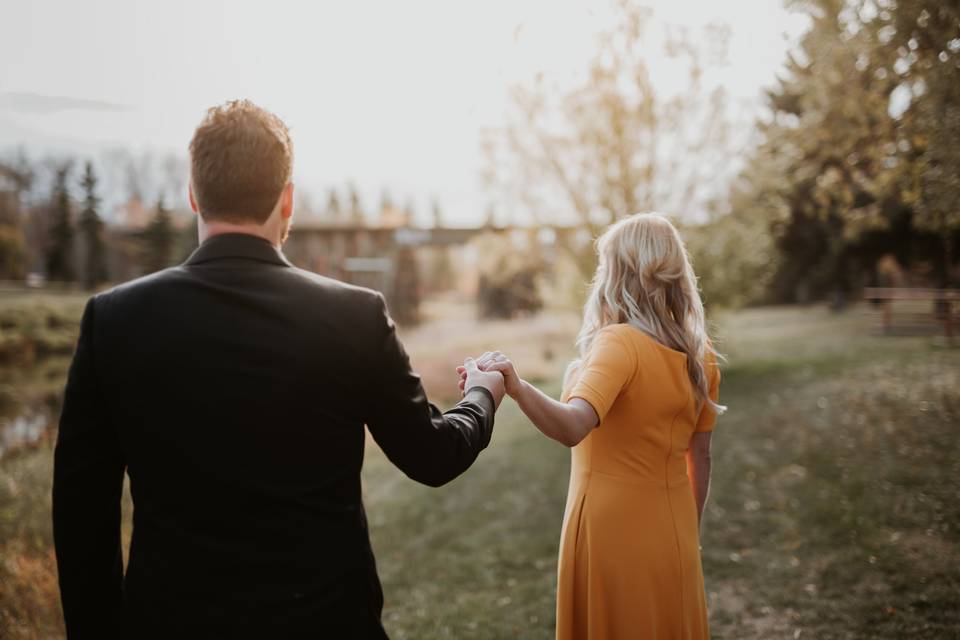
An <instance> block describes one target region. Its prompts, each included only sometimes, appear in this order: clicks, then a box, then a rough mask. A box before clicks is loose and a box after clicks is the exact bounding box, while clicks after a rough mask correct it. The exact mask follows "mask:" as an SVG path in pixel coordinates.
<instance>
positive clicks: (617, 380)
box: [564, 324, 719, 487]
mask: <svg viewBox="0 0 960 640" xmlns="http://www.w3.org/2000/svg"><path fill="white" fill-rule="evenodd" d="M706 364H707V372H708V375H709V376H710V382H711V385H710V386H711V395H712V396H714V397H715V396H716V389H717V385H718V384H719V372H718V369H717V367H716V366H715V364H714V362H713V361H712V358H711V361H709V362H708V363H706ZM567 386H568V388H567V389H565V392H564V399H565V400H566V399H569V398H572V397H580V398H583V399H584V400H586V401H587V402H589V403H590V405H591V406H593V407H594V409H596V411H597V413H598V415H599V416H600V418H601V422H600V425H599V427H598V428H596V429H594V430H593V431H592V432H591V433H590V435H588V436H587V437H586V438H585V439H584V440H583V442H581V443H580V445H578V446H577V447H576V448H574V453H573V459H574V464H575V465H577V466H579V467H581V468H583V469H590V470H592V471H595V472H599V473H604V474H607V475H611V476H617V477H621V478H624V479H625V480H631V481H633V482H641V483H644V484H650V485H653V486H661V487H667V486H675V485H678V484H682V483H686V482H688V479H687V468H686V451H687V448H688V445H689V443H690V438H691V436H692V435H693V433H694V431H696V430H700V431H707V430H710V429H712V426H713V421H714V419H715V417H716V414H715V412H714V411H713V410H712V408H711V407H710V406H709V405H707V404H704V405H703V406H702V407H698V406H697V404H698V403H697V401H696V396H695V395H694V393H693V389H692V387H691V384H690V378H689V376H688V375H687V356H686V354H684V353H681V352H680V351H675V350H673V349H670V348H668V347H666V346H664V345H662V344H660V343H659V342H657V341H656V340H655V339H653V338H652V337H651V336H649V335H647V334H646V333H644V332H643V331H641V330H639V329H636V328H635V327H632V326H630V325H627V324H614V325H609V326H607V327H605V328H603V329H602V330H601V331H600V332H598V334H597V336H596V338H595V340H594V344H593V347H592V348H591V352H590V354H588V357H587V358H586V360H585V361H584V362H583V363H582V364H581V366H580V369H579V370H577V371H574V372H572V374H571V376H570V380H569V381H568V385H567Z"/></svg>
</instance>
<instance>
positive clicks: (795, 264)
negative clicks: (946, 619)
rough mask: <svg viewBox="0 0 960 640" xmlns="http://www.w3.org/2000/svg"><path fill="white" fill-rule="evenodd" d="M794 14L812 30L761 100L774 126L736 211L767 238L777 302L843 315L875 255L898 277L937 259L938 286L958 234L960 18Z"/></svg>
mask: <svg viewBox="0 0 960 640" xmlns="http://www.w3.org/2000/svg"><path fill="white" fill-rule="evenodd" d="M792 4H793V5H794V6H795V7H798V8H801V9H803V10H805V11H807V12H809V14H810V16H811V28H810V30H809V31H808V32H807V33H806V34H805V36H804V37H803V38H802V40H801V42H800V46H799V49H798V51H797V52H795V53H794V54H793V55H791V56H790V57H789V59H788V60H787V63H786V65H785V68H784V70H783V72H782V73H781V74H780V76H779V80H778V83H777V85H776V86H775V87H774V88H773V89H772V90H771V91H770V92H769V94H768V97H769V106H770V108H771V111H772V114H773V115H772V117H771V118H770V119H769V120H767V121H765V122H762V123H761V125H760V133H761V135H762V142H761V144H760V145H759V146H758V147H757V149H756V151H755V152H754V154H753V157H752V158H751V159H750V160H749V161H748V163H747V168H746V170H745V172H744V175H743V176H741V179H740V180H739V181H738V183H737V185H736V186H735V192H734V197H733V198H732V199H731V203H732V202H733V200H734V199H735V200H736V201H737V203H738V205H741V206H740V207H739V211H738V215H741V216H743V215H755V216H758V217H760V218H761V219H765V220H767V221H768V223H769V224H770V225H771V227H772V231H773V235H774V238H775V243H776V248H777V250H778V252H779V254H780V259H779V261H778V268H777V269H776V272H775V275H774V278H773V282H772V292H773V294H774V298H775V299H777V300H784V301H791V300H803V299H807V298H818V297H823V296H825V295H828V294H832V295H833V296H834V298H835V300H837V301H838V302H840V303H842V302H843V301H844V300H845V299H846V298H847V296H848V293H849V292H850V291H852V290H853V289H855V288H856V287H857V286H859V285H860V284H863V283H862V282H861V281H860V279H861V274H863V273H864V272H867V273H868V274H869V273H870V272H872V271H873V270H874V267H875V265H876V263H877V261H878V260H879V258H880V257H881V256H882V255H884V254H893V255H895V256H896V258H897V260H898V261H899V262H900V263H901V264H902V265H904V266H911V265H912V264H916V263H919V262H925V263H927V264H931V258H933V260H932V266H934V267H935V268H937V267H938V264H939V268H937V269H936V270H937V271H939V272H940V273H941V274H943V275H944V276H945V274H947V273H948V272H949V268H948V265H949V264H952V263H953V262H955V260H956V257H955V256H953V255H952V254H951V251H950V247H951V246H952V243H953V242H955V241H956V240H955V239H956V238H957V237H958V234H960V214H958V213H957V205H956V202H958V199H960V178H958V177H957V175H958V174H957V167H958V165H957V152H956V149H957V145H956V143H955V140H956V131H957V128H956V124H955V123H956V122H957V120H956V118H957V117H958V116H960V114H958V112H957V92H958V89H957V88H958V87H960V81H958V76H957V68H958V67H957V64H958V56H957V53H958V51H953V50H952V49H951V46H953V49H958V50H960V46H954V45H951V43H954V42H957V40H956V38H957V36H960V32H958V29H960V22H958V11H957V9H956V8H953V9H951V8H949V7H947V6H946V5H947V4H948V3H940V2H935V1H934V0H904V1H902V2H897V3H892V2H876V3H862V2H845V1H843V0H804V1H800V0H797V1H795V2H793V3H792ZM908 14H909V15H908ZM935 16H939V17H938V18H936V19H934V18H935ZM951 38H953V39H951ZM921 43H926V44H921ZM925 48H926V49H927V50H926V52H924V49H925ZM951 107H952V109H951ZM951 113H952V114H954V115H953V119H951ZM944 169H945V170H944ZM771 214H772V215H771ZM937 247H940V249H939V250H938V249H937ZM876 279H877V276H868V282H867V283H870V282H871V281H875V280H876ZM941 281H942V284H946V282H945V278H944V277H942V278H941Z"/></svg>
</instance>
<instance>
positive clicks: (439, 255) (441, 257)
mask: <svg viewBox="0 0 960 640" xmlns="http://www.w3.org/2000/svg"><path fill="white" fill-rule="evenodd" d="M430 212H431V214H432V215H433V228H434V229H442V228H443V218H444V216H443V210H442V209H441V208H440V203H439V202H437V201H436V200H434V201H433V203H432V204H431V207H430ZM432 253H433V260H431V264H430V275H429V278H430V281H429V284H428V286H429V288H430V289H431V290H433V291H446V290H448V289H450V288H451V287H453V284H454V278H453V274H454V271H453V261H452V260H451V259H450V249H449V248H447V247H446V246H444V245H439V246H436V247H433V249H432Z"/></svg>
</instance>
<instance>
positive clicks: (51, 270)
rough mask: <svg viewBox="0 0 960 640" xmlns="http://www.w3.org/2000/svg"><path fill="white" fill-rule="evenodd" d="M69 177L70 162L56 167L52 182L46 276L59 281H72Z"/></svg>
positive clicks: (71, 224)
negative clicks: (51, 222)
mask: <svg viewBox="0 0 960 640" xmlns="http://www.w3.org/2000/svg"><path fill="white" fill-rule="evenodd" d="M69 177H70V163H65V164H63V165H61V166H60V167H58V168H57V169H56V172H55V174H54V182H53V198H52V201H51V213H52V214H53V225H52V227H51V228H50V244H49V245H48V249H47V255H46V262H47V265H46V266H47V278H48V279H50V280H54V281H60V282H72V281H73V278H74V273H73V221H72V219H71V214H70V192H69V190H68V189H67V181H68V179H69Z"/></svg>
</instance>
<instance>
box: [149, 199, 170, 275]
mask: <svg viewBox="0 0 960 640" xmlns="http://www.w3.org/2000/svg"><path fill="white" fill-rule="evenodd" d="M142 238H143V245H144V256H143V257H144V260H143V266H144V268H145V269H146V271H147V273H153V272H154V271H160V270H161V269H166V268H167V267H169V266H170V261H171V259H172V256H173V245H174V242H175V240H176V231H175V230H174V228H173V221H172V220H171V218H170V211H169V210H167V208H166V206H164V203H163V196H162V195H161V196H160V199H159V200H158V201H157V212H156V214H155V215H154V216H153V220H151V221H150V224H149V225H148V226H147V228H146V229H144V231H143V235H142Z"/></svg>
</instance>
